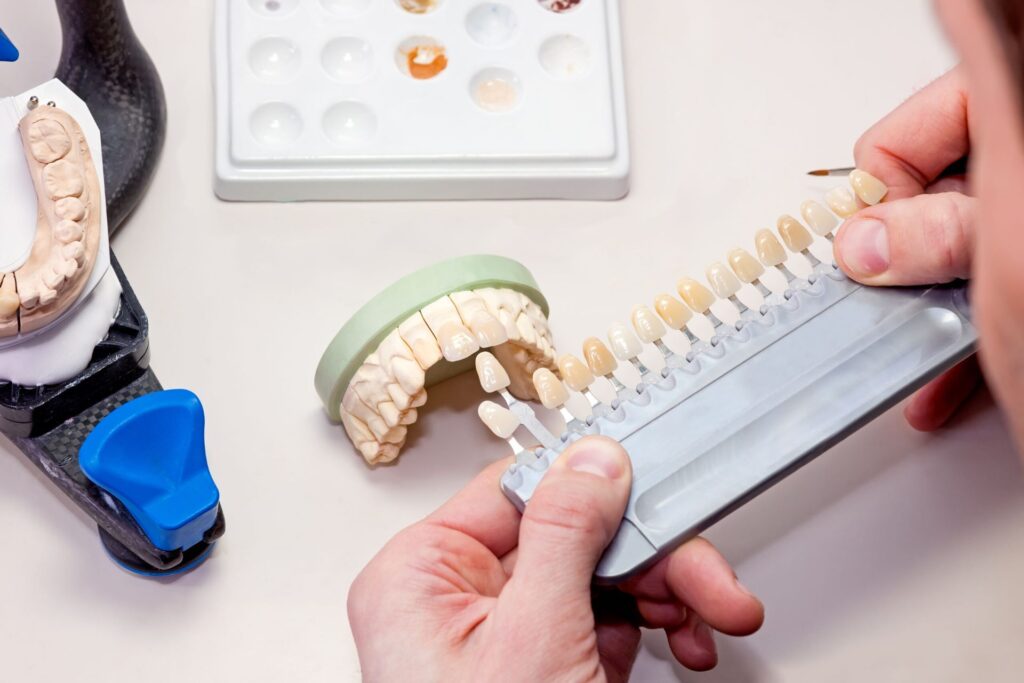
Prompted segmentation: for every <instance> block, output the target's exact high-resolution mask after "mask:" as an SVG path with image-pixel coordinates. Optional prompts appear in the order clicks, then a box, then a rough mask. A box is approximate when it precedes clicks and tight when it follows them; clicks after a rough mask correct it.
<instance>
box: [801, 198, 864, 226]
mask: <svg viewBox="0 0 1024 683" xmlns="http://www.w3.org/2000/svg"><path fill="white" fill-rule="evenodd" d="M840 189H845V188H840ZM851 199H852V197H851ZM853 206H854V209H853V212H854V213H855V212H856V211H857V208H856V207H857V203H856V202H853ZM800 215H801V216H803V218H804V222H805V223H807V225H809V226H811V230H813V231H814V232H816V233H818V234H819V235H821V236H822V237H825V236H826V235H829V234H831V233H832V231H833V230H835V229H836V227H837V226H838V225H839V220H838V219H837V218H836V217H835V216H833V215H832V214H831V213H829V211H828V209H826V208H825V207H824V206H822V205H821V204H820V203H818V202H816V201H814V200H813V199H808V200H807V201H806V202H804V203H803V204H801V205H800Z"/></svg>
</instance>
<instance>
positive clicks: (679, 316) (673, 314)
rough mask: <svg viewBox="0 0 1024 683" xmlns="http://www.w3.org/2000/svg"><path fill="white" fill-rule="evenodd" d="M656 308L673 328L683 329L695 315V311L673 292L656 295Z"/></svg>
mask: <svg viewBox="0 0 1024 683" xmlns="http://www.w3.org/2000/svg"><path fill="white" fill-rule="evenodd" d="M654 310H656V311H657V312H658V315H659V316H661V319H662V320H664V321H665V324H666V325H668V326H669V327H671V328H672V329H673V330H682V329H683V328H685V327H686V323H688V322H690V319H691V318H692V317H693V311H691V310H690V309H689V308H687V307H686V305H685V304H683V302H682V301H680V300H679V299H677V298H675V297H674V296H672V295H671V294H659V295H658V296H656V297H654Z"/></svg>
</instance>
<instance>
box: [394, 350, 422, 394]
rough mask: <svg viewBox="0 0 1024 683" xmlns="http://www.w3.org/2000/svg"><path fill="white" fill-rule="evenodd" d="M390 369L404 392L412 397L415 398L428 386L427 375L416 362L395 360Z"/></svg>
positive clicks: (402, 359) (401, 359) (403, 359)
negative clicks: (425, 385)
mask: <svg viewBox="0 0 1024 683" xmlns="http://www.w3.org/2000/svg"><path fill="white" fill-rule="evenodd" d="M390 369H391V372H392V374H394V376H395V380H396V381H397V382H398V385H399V386H400V387H402V391H404V392H405V393H407V394H409V395H410V396H415V395H416V394H417V393H418V392H419V391H421V390H422V389H423V385H424V384H426V380H427V374H426V372H425V371H424V370H423V368H421V367H420V364H419V363H417V362H416V361H412V360H408V359H406V358H394V359H392V361H391V367H390Z"/></svg>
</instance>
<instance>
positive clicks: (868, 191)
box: [850, 168, 889, 206]
mask: <svg viewBox="0 0 1024 683" xmlns="http://www.w3.org/2000/svg"><path fill="white" fill-rule="evenodd" d="M850 186H851V187H853V191H854V192H856V193H857V196H858V197H860V200H861V201H862V202H864V203H865V204H867V205H869V206H874V205H875V204H877V203H879V202H880V201H882V200H883V199H885V195H887V194H889V188H888V187H886V186H885V183H883V182H882V181H881V180H879V179H878V178H876V177H875V176H873V175H871V174H870V173H868V172H867V171H862V170H860V169H859V168H858V169H856V170H854V171H853V172H852V173H851V174H850Z"/></svg>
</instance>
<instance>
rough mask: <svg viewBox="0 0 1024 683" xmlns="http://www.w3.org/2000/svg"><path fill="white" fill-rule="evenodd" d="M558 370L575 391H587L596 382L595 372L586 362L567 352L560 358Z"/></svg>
mask: <svg viewBox="0 0 1024 683" xmlns="http://www.w3.org/2000/svg"><path fill="white" fill-rule="evenodd" d="M558 371H559V372H560V373H562V379H563V380H564V381H565V383H566V384H568V385H569V388H570V389H572V390H573V391H579V392H583V391H586V390H587V388H589V387H590V385H591V384H593V383H594V373H592V372H591V371H590V368H588V367H587V364H586V363H584V362H583V361H581V360H580V359H579V358H577V357H576V356H574V355H572V354H569V353H567V354H565V355H563V356H562V357H561V358H559V359H558Z"/></svg>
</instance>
